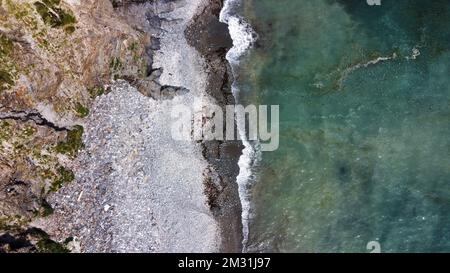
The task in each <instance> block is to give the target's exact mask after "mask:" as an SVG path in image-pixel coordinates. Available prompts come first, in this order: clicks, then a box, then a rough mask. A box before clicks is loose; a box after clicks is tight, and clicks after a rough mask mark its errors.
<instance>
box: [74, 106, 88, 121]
mask: <svg viewBox="0 0 450 273" xmlns="http://www.w3.org/2000/svg"><path fill="white" fill-rule="evenodd" d="M75 112H76V114H77V116H78V117H80V118H85V117H87V116H88V115H89V109H88V108H87V107H85V106H83V105H82V104H81V103H79V102H77V104H76V105H75Z"/></svg>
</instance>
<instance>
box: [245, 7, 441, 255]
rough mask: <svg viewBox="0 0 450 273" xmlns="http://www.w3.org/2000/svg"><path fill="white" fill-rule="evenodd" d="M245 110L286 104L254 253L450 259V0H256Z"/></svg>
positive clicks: (266, 159) (261, 190) (269, 159)
mask: <svg viewBox="0 0 450 273" xmlns="http://www.w3.org/2000/svg"><path fill="white" fill-rule="evenodd" d="M244 3H245V4H244V7H243V9H242V14H245V17H246V18H247V20H248V21H249V22H250V23H251V25H252V26H253V28H254V29H255V30H256V31H257V32H258V34H259V40H258V42H257V44H256V45H255V47H254V49H253V50H252V51H251V52H250V53H249V54H250V55H249V56H247V58H246V59H245V61H243V62H241V66H240V70H239V71H238V74H239V76H238V77H237V80H238V86H239V89H240V99H239V100H240V103H243V104H248V103H258V104H268V105H273V104H279V105H280V111H281V113H280V132H281V136H280V148H279V149H278V150H277V151H276V152H265V153H263V155H262V161H261V162H260V163H259V165H260V166H259V167H258V168H256V169H255V170H254V173H255V174H256V175H257V176H258V177H259V178H258V181H257V182H256V183H255V185H254V186H253V187H252V190H251V193H252V204H253V205H252V206H253V218H252V220H251V221H250V229H249V232H250V234H249V242H248V244H247V250H248V251H270V252H368V250H367V249H366V246H367V243H368V242H370V241H378V242H379V243H380V244H381V250H382V251H383V252H431V251H441V252H444V251H450V168H449V166H450V149H449V147H450V145H449V144H450V141H449V135H450V126H449V124H450V123H449V121H450V110H449V98H450V77H449V75H450V51H449V49H450V27H449V26H450V1H447V0H445V1H444V0H440V1H425V0H423V1H419V0H416V1H406V0H397V1H393V0H392V1H388V0H384V1H382V5H381V6H380V7H375V6H369V5H367V3H366V1H363V0H353V1H348V0H347V1H343V0H342V1H331V0H314V1H309V0H283V1H274V0H248V1H244Z"/></svg>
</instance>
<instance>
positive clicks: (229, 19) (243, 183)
mask: <svg viewBox="0 0 450 273" xmlns="http://www.w3.org/2000/svg"><path fill="white" fill-rule="evenodd" d="M239 2H240V0H226V1H225V3H224V7H223V9H222V11H221V12H220V21H221V22H222V23H226V24H228V29H229V32H230V36H231V38H232V39H233V47H232V48H231V49H230V51H228V53H227V60H228V62H229V63H230V64H231V66H232V69H233V73H234V70H235V69H234V67H235V66H237V65H238V64H239V60H240V58H241V57H242V56H244V54H245V53H246V52H247V51H248V50H249V49H250V48H251V47H252V45H253V43H254V42H255V40H256V39H257V35H256V33H255V32H254V31H253V29H252V27H251V26H250V24H248V23H247V22H246V21H245V20H244V19H243V18H242V17H240V16H238V15H236V13H234V9H235V8H236V6H237V5H238V4H239ZM234 74H235V73H234ZM232 91H233V94H234V97H235V98H236V100H238V94H239V89H238V87H237V86H236V83H233V86H232ZM239 127H240V126H238V130H239V135H240V136H241V139H243V144H244V146H245V148H244V150H243V152H242V156H241V157H240V159H239V163H238V164H239V175H238V176H237V178H236V182H237V184H238V186H239V198H240V201H241V206H242V227H243V236H244V238H243V242H242V244H243V251H244V252H245V251H246V245H247V242H248V234H249V221H250V218H251V195H250V187H251V182H252V181H254V180H255V179H254V177H253V173H252V169H253V168H254V167H255V165H256V164H257V162H258V161H259V158H260V156H259V155H260V152H259V150H258V148H257V147H258V145H257V144H251V143H250V142H249V141H248V140H246V137H245V135H246V134H245V128H239Z"/></svg>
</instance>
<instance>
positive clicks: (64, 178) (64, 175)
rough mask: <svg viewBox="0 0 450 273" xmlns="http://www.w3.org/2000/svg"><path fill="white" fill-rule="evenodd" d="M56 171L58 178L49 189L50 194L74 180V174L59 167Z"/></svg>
mask: <svg viewBox="0 0 450 273" xmlns="http://www.w3.org/2000/svg"><path fill="white" fill-rule="evenodd" d="M57 171H58V178H57V179H56V180H55V181H53V183H52V186H51V187H50V191H52V192H56V191H58V190H59V189H61V188H62V186H63V185H64V184H66V183H69V182H72V181H73V180H74V179H75V174H74V173H73V172H72V170H68V169H66V168H64V167H62V166H61V167H59V168H58V170H57Z"/></svg>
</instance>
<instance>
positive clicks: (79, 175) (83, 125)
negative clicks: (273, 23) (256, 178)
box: [0, 0, 242, 252]
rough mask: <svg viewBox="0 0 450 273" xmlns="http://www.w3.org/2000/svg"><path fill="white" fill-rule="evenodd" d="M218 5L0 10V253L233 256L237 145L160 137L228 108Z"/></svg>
mask: <svg viewBox="0 0 450 273" xmlns="http://www.w3.org/2000/svg"><path fill="white" fill-rule="evenodd" d="M221 5H222V3H221V1H182V0H179V1H106V0H102V1H89V0H81V1H77V0H70V1H69V0H67V1H59V0H43V1H26V0H23V1H12V0H2V1H0V41H1V48H0V49H1V51H0V53H1V55H0V58H1V60H2V62H1V67H0V80H1V82H0V83H1V89H0V107H1V109H0V119H1V124H0V125H1V127H2V130H1V132H0V137H1V146H0V252H1V251H6V252H67V251H74V252H79V251H81V252H176V251H192V252H198V251H202V252H204V251H207V252H216V251H226V252H238V251H240V249H241V240H242V239H241V237H242V234H241V232H242V228H241V221H240V202H239V196H238V192H237V185H236V184H235V177H236V176H237V174H238V172H239V169H238V166H237V161H238V159H239V156H240V152H241V149H242V148H241V145H240V143H239V142H219V141H209V142H202V143H184V144H180V143H176V142H174V141H173V140H172V139H171V137H170V132H169V131H168V128H169V127H168V126H169V123H170V119H169V118H170V112H168V110H167V109H170V106H171V105H175V104H180V103H181V104H186V105H189V104H192V102H193V99H194V98H196V97H208V99H209V100H211V101H213V102H215V103H217V104H219V105H222V106H223V107H224V106H225V105H227V104H234V99H233V97H232V94H231V91H230V84H231V80H232V79H231V78H232V77H231V73H230V69H229V67H228V65H227V63H226V60H225V53H226V51H227V50H228V49H229V47H230V46H231V41H230V38H229V37H228V36H227V31H226V26H224V25H222V24H220V23H219V22H218V13H219V11H220V8H221ZM208 26H213V27H212V28H209V29H208ZM199 30H206V31H199ZM194 33H195V35H194ZM198 33H203V34H202V35H200V36H198ZM217 34H219V35H217ZM185 36H186V38H185ZM212 39H213V40H212ZM183 40H184V41H185V43H184V44H183V42H180V41H183ZM194 47H195V49H194ZM171 54H172V55H171ZM183 54H184V55H183ZM180 68H181V69H180ZM182 162H186V164H185V165H183V164H181V163H182ZM180 174H181V176H180ZM187 215H190V216H189V217H187Z"/></svg>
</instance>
